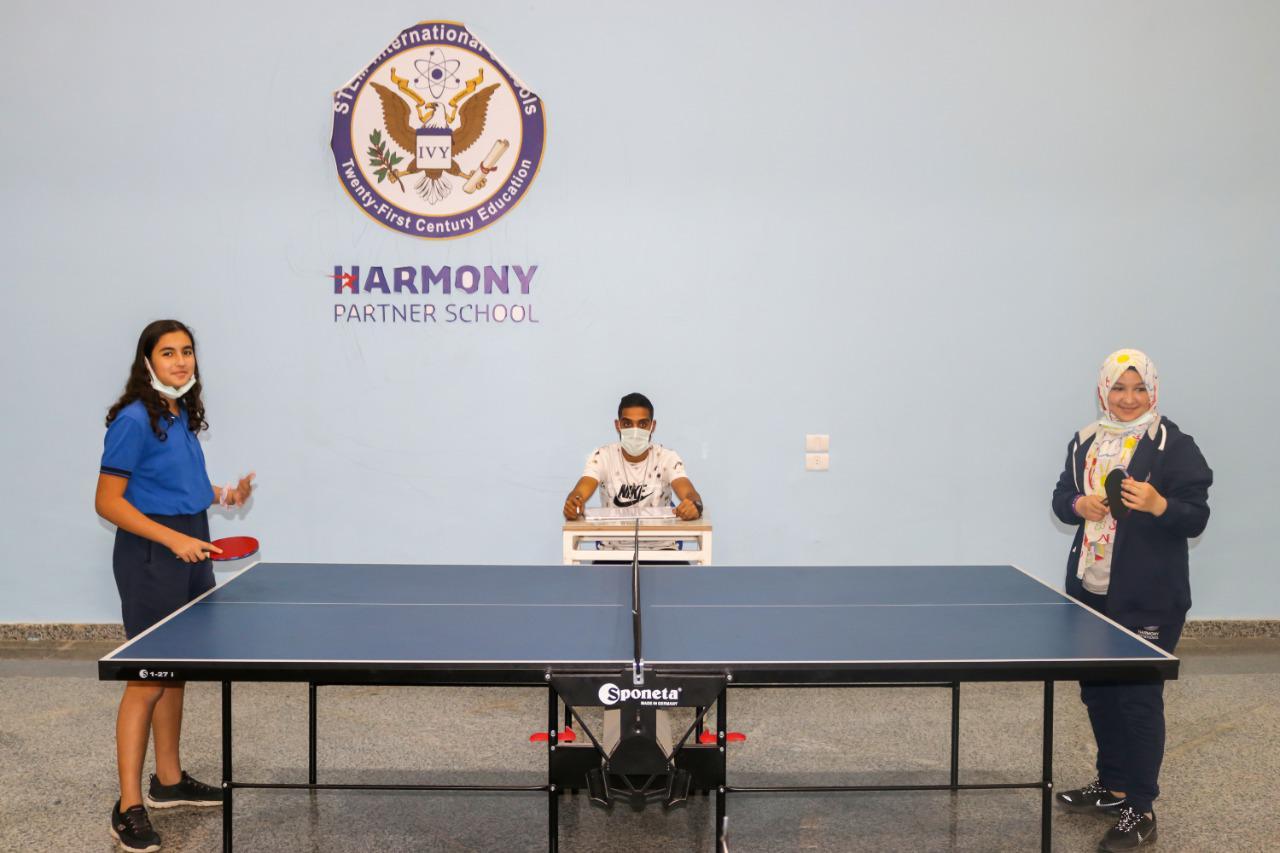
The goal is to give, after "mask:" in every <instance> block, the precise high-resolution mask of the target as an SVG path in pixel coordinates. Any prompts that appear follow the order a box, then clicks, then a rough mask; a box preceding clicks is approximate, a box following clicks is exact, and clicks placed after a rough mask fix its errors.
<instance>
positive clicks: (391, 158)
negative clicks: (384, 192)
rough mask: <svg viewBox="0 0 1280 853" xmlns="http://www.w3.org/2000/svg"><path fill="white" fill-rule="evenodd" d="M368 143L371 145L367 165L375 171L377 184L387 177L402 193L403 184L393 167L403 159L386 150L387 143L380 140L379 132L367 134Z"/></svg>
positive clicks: (380, 134) (380, 133)
mask: <svg viewBox="0 0 1280 853" xmlns="http://www.w3.org/2000/svg"><path fill="white" fill-rule="evenodd" d="M369 142H371V143H372V145H370V146H369V165H370V166H372V167H373V168H374V169H375V170H376V171H375V172H374V174H375V175H377V177H378V183H382V182H383V181H385V180H386V179H387V177H388V175H389V176H390V177H391V180H393V181H395V182H396V186H398V187H400V189H401V191H403V190H404V184H402V183H400V177H399V176H398V175H397V174H396V169H395V167H396V166H397V165H399V164H400V162H401V161H402V160H404V158H403V157H401V156H400V155H399V154H397V153H395V152H394V151H391V150H390V149H389V148H387V143H386V141H385V140H384V139H383V138H382V132H381V131H380V130H376V129H375V130H374V131H373V133H371V134H369Z"/></svg>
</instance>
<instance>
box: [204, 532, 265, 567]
mask: <svg viewBox="0 0 1280 853" xmlns="http://www.w3.org/2000/svg"><path fill="white" fill-rule="evenodd" d="M212 544H214V545H217V546H218V547H219V548H221V549H222V553H221V554H215V553H212V552H210V554H209V559H210V560H216V561H218V562H220V563H221V562H223V561H226V560H243V559H244V558H245V557H252V556H253V555H254V554H256V553H258V540H257V539H254V538H253V537H252V536H227V537H225V538H223V539H215V540H213V543H212Z"/></svg>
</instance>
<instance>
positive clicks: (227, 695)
mask: <svg viewBox="0 0 1280 853" xmlns="http://www.w3.org/2000/svg"><path fill="white" fill-rule="evenodd" d="M231 830H232V826H231V682H230V681H224V682H222V850H223V853H231Z"/></svg>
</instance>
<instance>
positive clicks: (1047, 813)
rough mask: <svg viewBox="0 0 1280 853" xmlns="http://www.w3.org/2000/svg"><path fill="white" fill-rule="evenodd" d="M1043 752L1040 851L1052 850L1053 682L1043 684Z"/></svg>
mask: <svg viewBox="0 0 1280 853" xmlns="http://www.w3.org/2000/svg"><path fill="white" fill-rule="evenodd" d="M1043 725H1044V752H1043V754H1042V755H1041V759H1040V760H1041V764H1042V770H1041V774H1040V775H1041V781H1042V783H1043V785H1044V788H1043V789H1042V791H1041V800H1040V850H1041V851H1043V853H1050V851H1051V850H1052V848H1053V682H1052V681H1046V682H1045V683H1044V724H1043Z"/></svg>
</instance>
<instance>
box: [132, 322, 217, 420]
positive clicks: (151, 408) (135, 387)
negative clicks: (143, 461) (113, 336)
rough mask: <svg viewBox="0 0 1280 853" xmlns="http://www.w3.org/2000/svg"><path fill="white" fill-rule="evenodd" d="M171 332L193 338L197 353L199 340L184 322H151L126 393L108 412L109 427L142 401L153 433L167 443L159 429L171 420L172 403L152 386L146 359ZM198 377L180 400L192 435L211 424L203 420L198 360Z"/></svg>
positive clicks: (140, 345) (145, 330) (196, 373)
mask: <svg viewBox="0 0 1280 853" xmlns="http://www.w3.org/2000/svg"><path fill="white" fill-rule="evenodd" d="M170 332H182V333H184V334H185V335H186V336H187V337H188V338H190V339H191V351H192V352H193V353H194V352H195V349H196V337H195V335H193V334H191V330H190V329H188V328H187V327H186V325H185V324H184V323H181V322H179V321H177V320H155V321H153V322H151V323H148V324H147V327H146V328H145V329H143V330H142V334H141V335H139V336H138V349H137V351H136V352H135V353H134V355H133V365H132V366H131V367H130V368H129V379H128V381H126V382H125V384H124V393H123V394H121V395H120V399H119V400H116V402H115V404H114V405H112V407H111V408H110V409H109V410H108V411H107V426H111V422H112V421H114V420H115V419H116V416H117V415H119V414H120V410H121V409H123V408H124V407H125V406H127V405H129V404H130V403H132V402H133V401H134V400H141V401H142V405H144V406H146V408H147V417H148V419H149V420H150V421H151V431H152V432H153V433H155V435H156V438H158V439H160V440H161V441H164V440H165V439H166V438H167V437H168V436H167V434H166V433H165V431H164V430H162V429H161V428H160V419H161V418H166V419H168V418H170V417H171V415H170V412H169V401H168V400H167V399H166V398H164V397H162V396H161V395H160V392H158V391H156V389H154V388H152V387H151V374H150V373H148V372H147V365H146V363H145V362H144V361H143V359H144V358H150V357H151V353H152V351H153V350H154V349H155V348H156V344H157V343H158V342H159V340H160V339H161V338H162V337H164V336H165V335H167V334H169V333H170ZM195 377H196V384H194V385H192V386H191V390H189V391H188V392H187V393H185V394H183V395H182V396H181V397H179V398H178V402H179V404H181V405H182V406H183V407H185V408H186V410H187V426H188V427H189V428H190V429H191V431H192V432H200V430H202V429H208V428H209V423H208V422H207V421H206V420H205V419H204V401H203V400H201V399H200V391H201V384H200V360H199V358H198V357H197V359H196V370H195Z"/></svg>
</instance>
